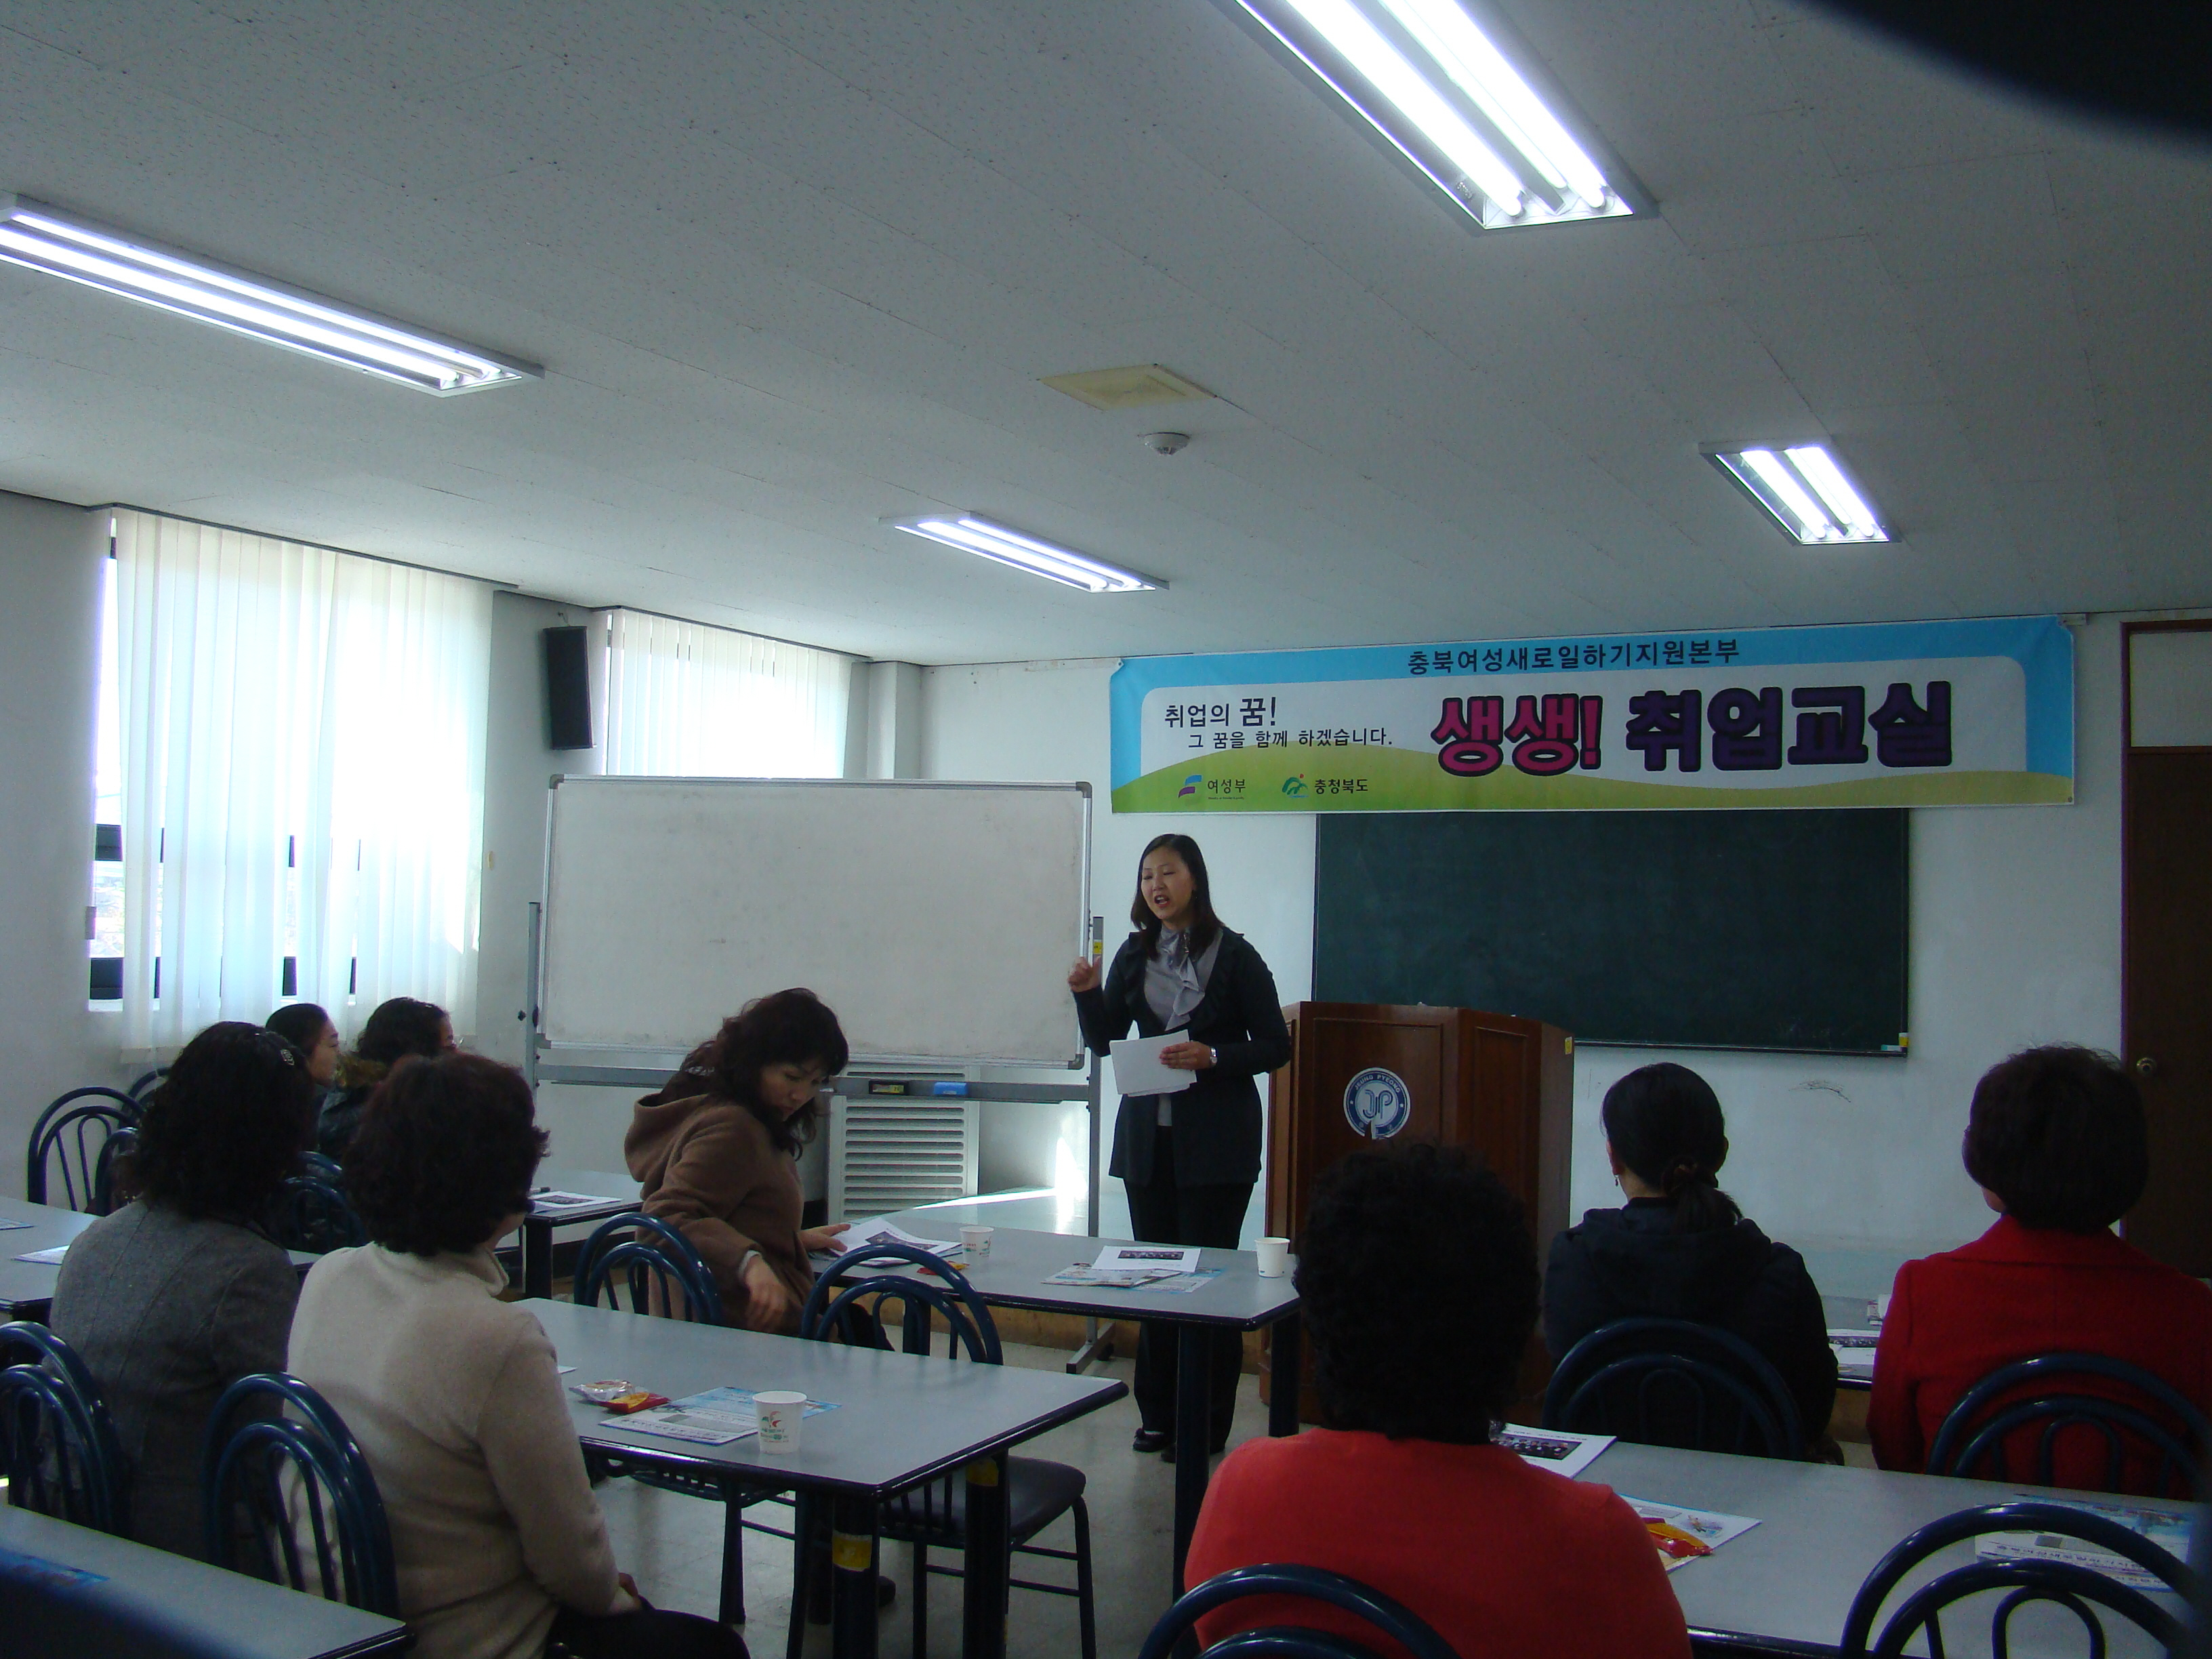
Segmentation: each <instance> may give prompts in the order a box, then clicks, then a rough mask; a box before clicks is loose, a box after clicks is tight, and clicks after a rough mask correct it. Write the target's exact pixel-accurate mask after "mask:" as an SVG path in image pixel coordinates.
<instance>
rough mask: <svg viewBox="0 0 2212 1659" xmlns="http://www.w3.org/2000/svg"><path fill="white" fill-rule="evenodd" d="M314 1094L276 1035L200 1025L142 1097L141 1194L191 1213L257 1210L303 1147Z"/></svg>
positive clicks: (302, 1066) (293, 1052)
mask: <svg viewBox="0 0 2212 1659" xmlns="http://www.w3.org/2000/svg"><path fill="white" fill-rule="evenodd" d="M314 1098H315V1087H314V1085H313V1083H311V1082H310V1081H308V1079H307V1061H306V1060H305V1059H303V1058H302V1057H301V1054H300V1052H299V1051H298V1050H297V1049H296V1048H293V1046H292V1045H291V1044H290V1043H289V1042H287V1041H285V1039H284V1038H283V1037H281V1036H277V1035H276V1032H274V1031H271V1030H266V1029H265V1028H264V1027H262V1026H259V1025H248V1024H246V1023H245V1022H243V1021H241V1020H225V1021H224V1022H222V1024H218V1025H210V1026H209V1027H208V1028H207V1030H204V1031H202V1032H201V1033H200V1034H199V1035H198V1036H196V1037H194V1038H193V1039H192V1040H191V1042H188V1043H186V1044H185V1050H184V1052H183V1053H182V1054H179V1055H178V1056H177V1060H176V1063H175V1064H174V1065H173V1066H170V1067H169V1075H168V1076H167V1078H166V1079H163V1081H162V1084H161V1087H160V1088H159V1089H156V1090H155V1091H154V1092H153V1093H152V1094H151V1095H150V1096H149V1097H147V1101H146V1117H145V1121H144V1122H143V1124H142V1125H141V1126H140V1127H139V1131H138V1155H137V1168H136V1170H135V1171H134V1174H135V1176H136V1178H137V1182H138V1190H139V1193H140V1195H141V1196H143V1197H144V1198H147V1199H150V1200H157V1201H159V1202H161V1203H164V1204H168V1205H171V1206H174V1207H175V1208H177V1209H179V1210H181V1211H183V1212H185V1214H186V1215H190V1216H214V1217H218V1218H223V1219H227V1220H234V1221H242V1220H245V1219H247V1218H252V1217H254V1216H258V1215H259V1214H260V1213H261V1212H262V1211H263V1210H264V1209H265V1208H266V1207H267V1206H268V1204H269V1200H270V1199H272V1198H274V1197H275V1196H276V1192H277V1189H278V1188H281V1187H283V1184H284V1178H285V1176H289V1175H290V1174H291V1173H292V1172H293V1170H294V1168H295V1166H296V1164H298V1162H299V1158H300V1154H301V1152H304V1151H305V1150H306V1149H307V1144H308V1140H309V1138H310V1136H311V1134H312V1133H313V1122H314V1120H313V1112H312V1108H313V1103H314Z"/></svg>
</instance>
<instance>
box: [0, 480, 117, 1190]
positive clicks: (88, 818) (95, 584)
mask: <svg viewBox="0 0 2212 1659" xmlns="http://www.w3.org/2000/svg"><path fill="white" fill-rule="evenodd" d="M106 551H107V533H106V514H104V513H87V512H86V511H85V510H84V509H83V508H82V507H68V506H64V505H63V504H62V503H60V502H58V501H40V500H38V499H37V498H35V497H33V496H29V495H9V494H6V493H4V492H0V614H4V615H5V616H7V617H9V618H10V619H11V622H12V624H13V625H12V626H11V627H10V628H9V630H8V646H7V649H6V650H5V651H0V708H4V709H5V710H6V711H7V714H6V718H5V719H4V720H0V777H4V778H6V779H7V781H8V784H7V787H6V788H5V789H4V790H0V870H5V871H6V872H7V879H6V880H5V881H4V882H0V940H5V941H6V945H5V948H4V950H0V1191H6V1192H10V1193H21V1191H22V1190H23V1149H24V1145H25V1143H26V1142H27V1140H28V1139H29V1138H30V1133H31V1125H32V1123H33V1121H36V1119H37V1117H38V1115H39V1113H40V1111H41V1110H42V1109H44V1108H45V1106H46V1103H47V1102H48V1101H50V1100H52V1098H53V1097H55V1096H56V1095H58V1094H61V1093H62V1092H64V1091H65V1090H69V1089H72V1088H75V1087H76V1086H77V1085H80V1084H85V1083H107V1084H112V1083H115V1082H117V1081H118V1073H119V1070H120V1068H119V1067H118V1065H117V1063H116V1060H115V1048H114V1044H113V1042H112V1040H109V1041H106V1042H103V1041H102V1036H103V1034H104V1031H105V1029H106V1028H105V1027H103V1026H102V1025H101V1024H100V1016H99V1015H97V1014H94V1013H91V1012H88V1010H87V1007H86V1002H85V998H86V981H87V977H88V968H87V966H86V963H87V955H86V951H85V938H84V908H85V905H86V904H87V902H89V900H90V899H91V896H92V805H93V777H92V769H93V740H94V732H93V719H94V674H95V670H96V667H97V661H98V656H99V646H100V559H101V557H102V556H105V555H106Z"/></svg>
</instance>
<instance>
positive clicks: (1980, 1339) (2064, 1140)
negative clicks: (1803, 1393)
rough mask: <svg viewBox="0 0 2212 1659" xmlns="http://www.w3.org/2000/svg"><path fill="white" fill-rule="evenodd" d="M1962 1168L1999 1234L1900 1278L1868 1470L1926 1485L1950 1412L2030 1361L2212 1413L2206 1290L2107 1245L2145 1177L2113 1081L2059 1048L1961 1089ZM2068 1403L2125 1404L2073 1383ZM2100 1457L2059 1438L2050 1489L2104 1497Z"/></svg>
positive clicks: (2085, 1444) (2149, 1476)
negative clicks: (2130, 1383) (2156, 1383)
mask: <svg viewBox="0 0 2212 1659" xmlns="http://www.w3.org/2000/svg"><path fill="white" fill-rule="evenodd" d="M1965 1154H1966V1173H1967V1174H1968V1175H1969V1176H1972V1177H1973V1179H1974V1181H1975V1182H1977V1183H1978V1184H1979V1186H1980V1187H1981V1189H1982V1196H1983V1198H1984V1199H1985V1200H1987V1201H1988V1203H1989V1206H1990V1208H1991V1209H1992V1210H1995V1211H1996V1212H1997V1221H1996V1225H1995V1226H1993V1227H1991V1228H1990V1230H1989V1231H1987V1232H1985V1233H1984V1234H1983V1235H1982V1236H1981V1237H1979V1238H1978V1239H1976V1240H1975V1241H1974V1242H1973V1243H1971V1244H1967V1245H1963V1246H1961V1247H1960V1249H1955V1250H1947V1251H1945V1252H1944V1253H1943V1254H1942V1255H1931V1256H1926V1257H1923V1258H1922V1259H1921V1260H1920V1261H1908V1262H1906V1263H1905V1265H1904V1266H1903V1267H1900V1268H1899V1269H1898V1271H1897V1285H1896V1288H1895V1289H1894V1290H1893V1291H1892V1292H1891V1294H1890V1302H1889V1315H1888V1317H1887V1318H1886V1319H1885V1320H1884V1321H1883V1322H1882V1328H1881V1345H1880V1346H1879V1347H1877V1348H1876V1350H1875V1370H1874V1397H1873V1399H1872V1401H1869V1406H1868V1411H1867V1427H1868V1429H1869V1431H1870V1434H1871V1437H1872V1438H1873V1441H1874V1453H1875V1461H1876V1462H1879V1463H1880V1464H1881V1467H1882V1468H1886V1469H1906V1470H1911V1471H1915V1472H1917V1471H1920V1470H1923V1469H1925V1468H1927V1463H1928V1453H1929V1449H1930V1447H1932V1446H1933V1445H1934V1443H1935V1440H1936V1431H1938V1430H1939V1429H1941V1428H1942V1425H1943V1419H1944V1418H1945V1417H1946V1416H1947V1415H1948V1414H1949V1413H1950V1410H1951V1407H1954V1406H1955V1405H1956V1404H1958V1402H1959V1401H1960V1398H1961V1396H1963V1395H1965V1394H1966V1392H1967V1390H1969V1389H1972V1387H1973V1386H1974V1384H1975V1383H1978V1382H1980V1381H1981V1379H1982V1378H1983V1377H1984V1376H1988V1375H1989V1374H1990V1372H1991V1371H1993V1370H1996V1369H1997V1368H1998V1367H1999V1366H2000V1365H2004V1364H2010V1363H2011V1362H2012V1361H2014V1360H2016V1359H2027V1358H2033V1356H2034V1355H2037V1354H2041V1353H2059V1352H2065V1353H2095V1354H2103V1355H2106V1357H2108V1358H2113V1359H2123V1360H2125V1361H2127V1362H2128V1363H2129V1364H2133V1365H2139V1366H2141V1367H2142V1369H2143V1370H2147V1371H2149V1372H2150V1373H2152V1374H2153V1375H2154V1376H2158V1377H2160V1378H2161V1379H2162V1380H2163V1381H2165V1382H2166V1383H2169V1384H2171V1385H2172V1387H2173V1388H2174V1389H2178V1390H2179V1391H2180V1392H2181V1393H2182V1394H2183V1395H2186V1396H2187V1397H2188V1398H2189V1399H2190V1400H2191V1401H2194V1402H2196V1404H2197V1407H2198V1409H2199V1410H2202V1411H2204V1412H2207V1413H2212V1290H2208V1289H2206V1288H2205V1286H2204V1285H2203V1284H2201V1283H2200V1282H2198V1281H2197V1280H2196V1279H2191V1278H2190V1277H2189V1276H2188V1275H2187V1274H2185V1273H2181V1272H2179V1270H2177V1269H2175V1268H2172V1267H2167V1266H2166V1264H2165V1263H2164V1262H2161V1261H2153V1260H2152V1259H2151V1258H2150V1257H2149V1256H2148V1255H2144V1254H2143V1253H2142V1251H2141V1250H2139V1249H2136V1248H2135V1246H2134V1245H2132V1244H2130V1243H2127V1242H2125V1241H2124V1240H2123V1239H2120V1238H2117V1237H2114V1236H2113V1234H2112V1224H2113V1223H2114V1222H2116V1221H2118V1219H2119V1218H2121V1217H2122V1216H2124V1215H2125V1214H2126V1213H2127V1212H2128V1211H2129V1210H2130V1208H2132V1207H2133V1206H2134V1204H2135V1202H2136V1200H2137V1199H2138V1198H2140V1197H2142V1189H2143V1183H2144V1182H2145V1181H2146V1180H2147V1179H2148V1173H2149V1161H2150V1160H2149V1152H2148V1143H2147V1139H2146V1135H2145V1130H2144V1125H2143V1108H2142V1096H2141V1095H2140V1094H2138V1093H2137V1092H2136V1084H2135V1079H2133V1078H2131V1077H2130V1076H2129V1075H2128V1074H2127V1073H2126V1072H2125V1071H2124V1070H2123V1069H2122V1068H2121V1066H2120V1063H2119V1062H2118V1060H2114V1059H2113V1058H2112V1056H2111V1055H2110V1054H2098V1053H2096V1052H2094V1051H2093V1050H2091V1049H2087V1048H2074V1047H2071V1046H2067V1045H2058V1046H2053V1047H2051V1048H2030V1049H2027V1051H2025V1052H2024V1053H2021V1054H2015V1055H2014V1056H2013V1057H2012V1058H2011V1059H2009V1060H2005V1061H2004V1062H2002V1064H2000V1065H1998V1066H1994V1067H1992V1068H1991V1069H1990V1072H1989V1073H1987V1074H1986V1075H1985V1076H1984V1078H1983V1079H1982V1080H1981V1082H1980V1083H1978V1085H1975V1088H1974V1104H1973V1109H1972V1113H1971V1114H1970V1115H1969V1117H1968V1119H1967V1123H1966V1147H1965ZM2065 1386H2066V1388H2067V1389H2068V1391H2069V1392H2078V1393H2100V1394H2101V1393H2110V1394H2112V1395H2115V1396H2116V1397H2124V1395H2125V1394H2126V1390H2124V1389H2121V1388H2119V1387H2118V1386H2117V1385H2115V1386H2113V1387H2110V1388H2107V1387H2105V1386H2102V1385H2098V1384H2093V1383H2089V1382H2088V1381H2087V1380H2086V1379H2085V1380H2083V1381H2082V1382H2081V1383H2075V1382H2074V1381H2072V1380H2071V1379H2069V1381H2068V1382H2067V1383H2066V1385H2065ZM2032 1393H2033V1388H2031V1389H2028V1390H2027V1391H2024V1392H2023V1395H2022V1396H2021V1397H2022V1398H2026V1397H2027V1396H2028V1395H2030V1394H2032ZM2173 1426H2174V1427H2176V1428H2179V1426H2180V1425H2178V1424H2177V1425H2173ZM2040 1433H2041V1431H2040V1430H2039V1429H2037V1428H2035V1427H2033V1425H2030V1426H2028V1427H2026V1428H2023V1429H2022V1430H2021V1436H2022V1437H2024V1438H2023V1439H2022V1440H2021V1443H2020V1444H2018V1445H2017V1446H2015V1447H2014V1448H2013V1451H2014V1456H2013V1474H2014V1475H2015V1478H2026V1477H2027V1476H2028V1475H2030V1474H2033V1471H2034V1468H2035V1463H2034V1462H2033V1457H2034V1446H2035V1443H2036V1442H2037V1441H2038V1440H2039V1437H2040ZM2136 1451H2137V1452H2139V1453H2140V1455H2131V1456H2130V1459H2129V1461H2128V1462H2127V1464H2126V1465H2125V1466H2124V1470H2123V1477H2124V1478H2123V1484H2122V1490H2123V1491H2128V1492H2137V1493H2141V1494H2145V1495H2148V1494H2149V1493H2150V1492H2152V1491H2153V1488H2154V1482H2155V1480H2156V1469H2155V1466H2154V1461H2153V1459H2152V1458H2151V1457H2150V1455H2149V1454H2148V1451H2147V1449H2136ZM2055 1473H2056V1474H2057V1483H2058V1484H2059V1485H2060V1486H2083V1487H2089V1488H2096V1487H2100V1486H2103V1485H2104V1484H2105V1473H2106V1446H2105V1442H2104V1438H2103V1437H2102V1436H2101V1435H2099V1434H2096V1433H2094V1432H2093V1431H2087V1432H2076V1433H2074V1434H2069V1435H2065V1436H2062V1437H2060V1441H2059V1443H2058V1447H2057V1462H2056V1465H2055Z"/></svg>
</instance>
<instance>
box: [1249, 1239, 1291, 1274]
mask: <svg viewBox="0 0 2212 1659" xmlns="http://www.w3.org/2000/svg"><path fill="white" fill-rule="evenodd" d="M1252 1250H1253V1254H1255V1255H1257V1256H1258V1257H1259V1258H1260V1277H1261V1278H1262V1279H1280V1278H1281V1277H1282V1276H1283V1275H1284V1274H1285V1273H1288V1272H1289V1271H1290V1267H1291V1241H1290V1240H1289V1239H1287V1238H1262V1239H1259V1240H1256V1241H1255V1242H1254V1243H1253V1246H1252Z"/></svg>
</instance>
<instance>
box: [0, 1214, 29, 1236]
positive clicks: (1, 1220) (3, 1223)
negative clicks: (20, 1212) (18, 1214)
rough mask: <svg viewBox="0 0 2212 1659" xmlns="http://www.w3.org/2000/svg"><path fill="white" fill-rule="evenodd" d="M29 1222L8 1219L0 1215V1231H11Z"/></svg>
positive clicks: (25, 1225) (27, 1224)
mask: <svg viewBox="0 0 2212 1659" xmlns="http://www.w3.org/2000/svg"><path fill="white" fill-rule="evenodd" d="M29 1225H31V1224H30V1223H29V1222H27V1221H9V1220H8V1219H7V1218H5V1217H0V1233H11V1232H14V1231H15V1230H16V1229H17V1228H18V1227H27V1226H29Z"/></svg>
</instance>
